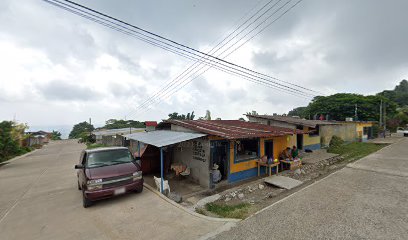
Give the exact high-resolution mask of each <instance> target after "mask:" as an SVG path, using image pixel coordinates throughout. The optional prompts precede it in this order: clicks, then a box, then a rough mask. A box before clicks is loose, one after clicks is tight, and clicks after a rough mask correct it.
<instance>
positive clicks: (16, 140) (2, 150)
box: [0, 121, 29, 162]
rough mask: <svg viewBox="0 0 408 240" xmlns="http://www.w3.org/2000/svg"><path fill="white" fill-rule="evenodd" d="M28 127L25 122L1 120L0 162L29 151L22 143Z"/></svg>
mask: <svg viewBox="0 0 408 240" xmlns="http://www.w3.org/2000/svg"><path fill="white" fill-rule="evenodd" d="M26 128H27V125H25V124H17V123H15V122H12V121H3V122H0V162H2V161H5V160H7V159H9V158H11V157H13V156H16V155H19V154H22V153H25V152H27V151H29V150H28V149H25V148H23V147H22V146H21V145H20V141H21V140H22V139H23V135H24V130H25V129H26Z"/></svg>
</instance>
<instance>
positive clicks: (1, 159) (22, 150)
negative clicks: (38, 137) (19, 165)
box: [0, 147, 35, 163]
mask: <svg viewBox="0 0 408 240" xmlns="http://www.w3.org/2000/svg"><path fill="white" fill-rule="evenodd" d="M34 149H35V148H34V147H22V148H20V149H19V151H18V152H17V153H15V154H13V155H7V156H0V163H2V162H6V161H8V160H10V159H12V158H15V157H18V156H21V155H24V154H26V153H29V152H31V151H33V150H34Z"/></svg>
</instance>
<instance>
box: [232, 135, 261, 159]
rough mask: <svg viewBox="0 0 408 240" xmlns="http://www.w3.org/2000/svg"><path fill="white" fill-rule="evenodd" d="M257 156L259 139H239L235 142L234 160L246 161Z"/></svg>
mask: <svg viewBox="0 0 408 240" xmlns="http://www.w3.org/2000/svg"><path fill="white" fill-rule="evenodd" d="M256 158H259V141H258V139H254V140H239V141H236V142H235V161H236V162H240V161H246V160H251V159H256Z"/></svg>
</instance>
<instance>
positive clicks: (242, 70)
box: [43, 0, 304, 94]
mask: <svg viewBox="0 0 408 240" xmlns="http://www.w3.org/2000/svg"><path fill="white" fill-rule="evenodd" d="M43 1H45V2H47V3H50V4H53V5H55V6H57V7H60V8H62V9H65V10H68V11H70V12H72V13H75V14H77V15H79V16H81V17H85V18H87V19H90V20H92V21H94V22H97V23H100V24H102V25H104V26H108V27H110V28H112V29H114V30H118V31H120V32H122V33H125V34H128V35H129V34H132V33H130V32H129V31H128V30H130V29H128V28H127V27H124V26H122V25H118V24H116V25H117V26H119V27H121V28H125V29H126V31H124V30H123V29H120V28H119V29H118V27H115V26H112V25H111V24H108V23H106V22H101V21H99V20H98V19H95V18H94V17H89V15H91V16H95V15H94V14H91V13H88V12H83V11H82V13H79V12H78V11H75V10H72V9H68V8H72V6H67V4H64V3H61V1H57V0H55V1H49V0H43ZM64 1H65V2H69V3H72V4H74V5H76V6H80V7H83V6H82V5H79V4H76V3H73V2H71V1H68V0H64ZM56 2H57V3H56ZM58 3H60V4H64V5H66V6H67V7H68V8H67V7H64V6H61V5H60V4H58ZM83 8H85V9H87V10H89V11H91V12H94V13H97V14H100V15H102V16H105V17H108V18H109V19H114V20H115V21H119V22H121V23H123V24H125V25H127V26H131V27H133V28H135V29H138V30H141V31H143V32H145V33H148V34H151V35H153V36H156V37H158V38H161V39H164V40H166V41H169V42H171V43H175V44H176V45H177V46H181V47H184V48H186V49H189V50H192V51H193V52H196V53H199V54H201V55H204V56H206V57H208V59H205V60H209V61H210V62H212V63H214V64H218V65H221V66H223V67H226V68H229V70H227V71H229V72H231V70H230V69H233V70H234V71H232V72H235V73H237V72H236V71H238V72H240V73H243V74H246V75H250V76H255V77H257V78H259V76H256V75H255V74H260V73H258V72H256V71H253V70H250V69H248V68H245V67H242V66H239V65H237V64H234V63H231V62H228V61H225V60H222V59H219V58H217V57H214V56H212V55H209V54H206V53H202V52H201V51H198V50H195V49H193V48H190V47H187V46H185V45H183V44H179V43H177V42H175V41H172V40H169V39H167V38H164V37H161V36H159V35H157V34H154V33H151V32H149V31H146V30H144V29H141V28H139V27H136V26H133V25H131V24H128V23H125V22H123V21H120V20H117V19H116V18H113V17H110V16H107V15H106V14H102V13H99V12H97V11H95V10H92V9H89V8H87V7H83ZM76 9H78V8H76ZM99 19H101V18H100V17H99ZM103 21H108V22H110V23H112V21H110V20H106V19H103ZM130 31H132V32H134V33H136V34H139V35H142V36H143V37H141V36H135V35H134V34H132V36H134V37H136V38H138V39H140V40H142V41H145V42H147V43H149V44H153V43H152V41H157V42H160V43H163V44H166V45H168V46H169V47H173V48H176V49H177V50H175V49H172V50H173V53H174V52H177V53H179V54H180V52H179V51H178V50H181V51H184V52H186V53H187V55H188V57H190V59H191V58H193V59H194V58H195V57H191V55H194V56H197V57H200V59H196V60H198V61H201V62H203V61H202V60H201V59H202V56H201V55H198V54H196V53H193V52H190V51H187V50H185V49H182V48H181V47H177V46H174V45H172V44H169V43H166V42H164V41H162V40H159V39H156V38H153V37H151V36H149V35H146V34H142V33H140V32H138V31H134V30H130ZM144 37H146V38H147V39H146V38H144ZM157 42H154V43H155V46H159V47H161V48H163V45H160V44H159V43H157ZM169 47H165V48H163V49H165V50H169ZM182 56H184V57H186V54H184V53H182ZM209 58H212V59H209ZM213 59H215V60H213ZM205 64H207V65H208V64H209V63H208V62H207V61H205ZM218 67H219V66H218ZM223 67H220V68H223ZM224 70H225V68H224ZM238 74H239V73H238ZM239 75H242V74H239ZM265 76H267V75H265ZM247 77H248V76H247ZM264 80H266V79H264ZM267 81H268V80H267ZM271 83H273V84H276V85H279V86H281V87H284V88H288V89H292V90H294V91H296V92H301V91H299V90H298V89H294V88H291V87H288V86H285V85H282V84H278V83H276V82H271ZM303 94H304V93H303Z"/></svg>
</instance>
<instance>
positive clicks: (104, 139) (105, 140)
mask: <svg viewBox="0 0 408 240" xmlns="http://www.w3.org/2000/svg"><path fill="white" fill-rule="evenodd" d="M144 131H145V129H144V128H132V127H128V128H117V129H99V130H94V131H92V135H93V136H94V137H95V143H97V144H103V145H105V146H122V145H123V137H122V136H123V135H125V134H131V133H136V132H144Z"/></svg>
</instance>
